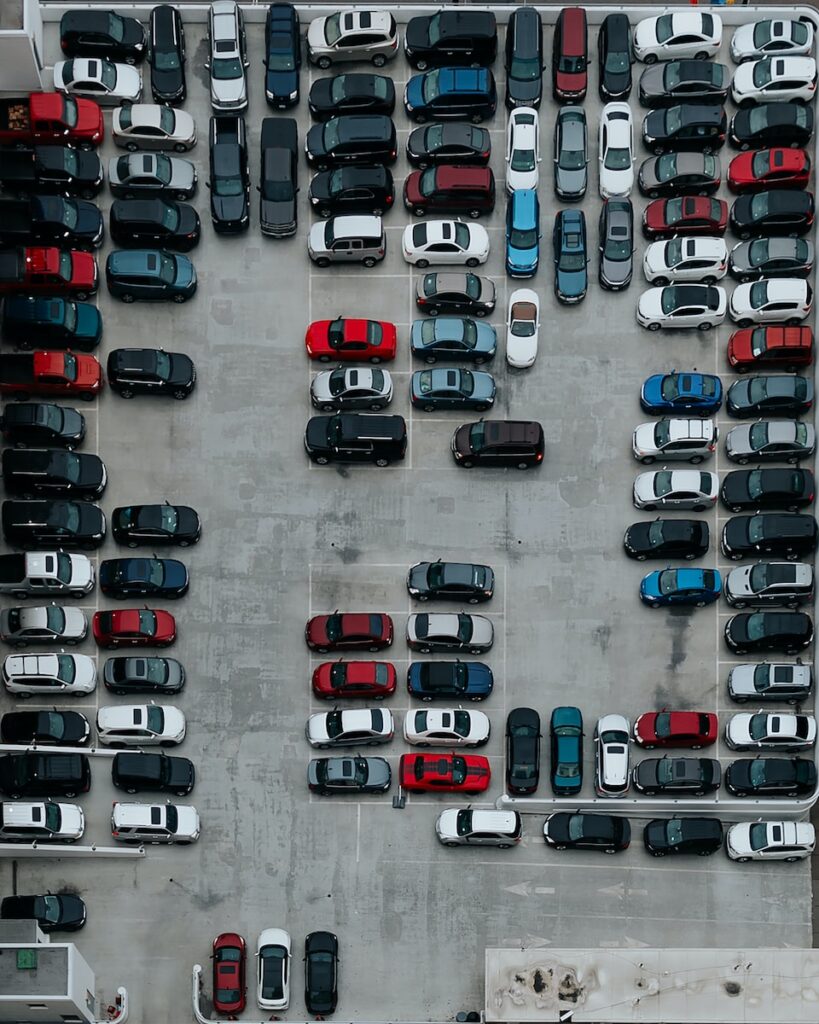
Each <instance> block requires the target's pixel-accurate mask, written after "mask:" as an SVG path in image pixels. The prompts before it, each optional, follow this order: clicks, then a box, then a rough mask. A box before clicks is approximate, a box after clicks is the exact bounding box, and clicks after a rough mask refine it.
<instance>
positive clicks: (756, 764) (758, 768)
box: [748, 757, 768, 786]
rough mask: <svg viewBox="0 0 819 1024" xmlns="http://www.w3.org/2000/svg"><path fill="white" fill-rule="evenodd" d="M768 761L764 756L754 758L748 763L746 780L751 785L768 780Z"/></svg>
mask: <svg viewBox="0 0 819 1024" xmlns="http://www.w3.org/2000/svg"><path fill="white" fill-rule="evenodd" d="M767 765H768V762H767V761H766V760H765V759H764V758H761V757H760V758H754V760H753V761H751V763H750V764H749V765H748V780H749V782H750V783H751V785H752V786H761V785H763V784H764V783H765V782H767V781H768V767H767Z"/></svg>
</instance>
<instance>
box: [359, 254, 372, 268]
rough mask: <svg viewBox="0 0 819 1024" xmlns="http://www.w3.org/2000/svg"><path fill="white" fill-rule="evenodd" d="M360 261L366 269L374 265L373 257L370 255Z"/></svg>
mask: <svg viewBox="0 0 819 1024" xmlns="http://www.w3.org/2000/svg"><path fill="white" fill-rule="evenodd" d="M361 262H362V263H363V264H364V266H365V267H367V269H368V270H369V269H370V268H371V267H374V266H375V263H376V261H375V259H374V257H372V256H368V257H367V258H366V259H363V260H362V261H361Z"/></svg>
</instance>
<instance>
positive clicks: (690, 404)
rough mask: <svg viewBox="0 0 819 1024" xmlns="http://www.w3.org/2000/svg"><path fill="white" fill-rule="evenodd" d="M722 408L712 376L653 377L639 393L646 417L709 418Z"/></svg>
mask: <svg viewBox="0 0 819 1024" xmlns="http://www.w3.org/2000/svg"><path fill="white" fill-rule="evenodd" d="M663 244H666V243H663ZM721 405H722V381H721V380H720V379H719V377H716V376H714V374H711V373H679V372H678V371H676V370H673V371H672V372H671V373H655V374H652V375H651V376H650V377H647V378H646V379H645V381H644V382H643V386H642V388H641V389H640V408H641V409H643V411H644V412H648V413H659V414H662V413H676V412H686V413H698V414H700V415H702V416H709V415H710V414H711V413H715V412H717V411H718V410H719V408H720V406H721Z"/></svg>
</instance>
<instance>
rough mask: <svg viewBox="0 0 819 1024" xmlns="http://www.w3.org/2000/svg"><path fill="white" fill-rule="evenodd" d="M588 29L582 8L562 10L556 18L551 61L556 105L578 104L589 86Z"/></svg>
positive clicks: (565, 8)
mask: <svg viewBox="0 0 819 1024" xmlns="http://www.w3.org/2000/svg"><path fill="white" fill-rule="evenodd" d="M588 63H589V40H588V26H587V24H586V12H585V11H584V10H583V8H582V7H564V8H563V10H562V11H561V12H560V14H559V15H558V17H557V24H556V25H555V35H554V49H553V60H552V94H553V95H554V98H555V99H556V100H557V101H558V103H579V102H581V101H582V100H583V99H584V97H585V95H586V89H587V88H588V84H589V75H588V71H587V67H588Z"/></svg>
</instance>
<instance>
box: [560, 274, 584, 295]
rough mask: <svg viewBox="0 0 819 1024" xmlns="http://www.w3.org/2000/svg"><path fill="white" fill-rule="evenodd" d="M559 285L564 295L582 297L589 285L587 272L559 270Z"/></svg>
mask: <svg viewBox="0 0 819 1024" xmlns="http://www.w3.org/2000/svg"><path fill="white" fill-rule="evenodd" d="M557 283H558V287H559V288H560V291H561V292H562V293H563V294H564V295H570V296H571V295H582V294H583V292H584V291H585V290H586V286H587V284H588V275H587V274H586V271H585V270H571V271H569V270H558V271H557Z"/></svg>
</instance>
